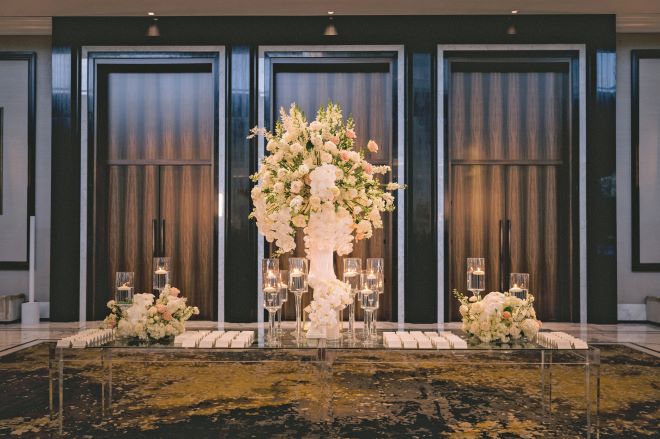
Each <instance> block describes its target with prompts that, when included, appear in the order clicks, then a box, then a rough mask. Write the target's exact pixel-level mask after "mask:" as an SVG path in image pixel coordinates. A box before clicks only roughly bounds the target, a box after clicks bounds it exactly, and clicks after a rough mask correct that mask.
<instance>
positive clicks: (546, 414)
mask: <svg viewBox="0 0 660 439" xmlns="http://www.w3.org/2000/svg"><path fill="white" fill-rule="evenodd" d="M541 411H542V413H543V423H545V424H551V423H552V351H551V350H545V349H544V350H542V351H541Z"/></svg>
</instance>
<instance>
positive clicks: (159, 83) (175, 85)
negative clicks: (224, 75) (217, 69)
mask: <svg viewBox="0 0 660 439" xmlns="http://www.w3.org/2000/svg"><path fill="white" fill-rule="evenodd" d="M107 83H108V89H107V90H108V91H107V96H108V108H107V110H108V113H107V114H108V159H109V160H212V158H213V132H214V123H213V120H214V115H215V112H214V110H213V106H214V103H213V101H214V98H213V93H212V90H213V89H214V87H213V76H212V74H211V73H204V72H199V73H196V72H185V73H184V72H179V73H162V72H124V71H120V72H112V73H109V74H108V76H107Z"/></svg>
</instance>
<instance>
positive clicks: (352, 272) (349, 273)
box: [344, 270, 358, 277]
mask: <svg viewBox="0 0 660 439" xmlns="http://www.w3.org/2000/svg"><path fill="white" fill-rule="evenodd" d="M357 274H358V273H357V271H355V270H349V271H345V272H344V277H355V276H357Z"/></svg>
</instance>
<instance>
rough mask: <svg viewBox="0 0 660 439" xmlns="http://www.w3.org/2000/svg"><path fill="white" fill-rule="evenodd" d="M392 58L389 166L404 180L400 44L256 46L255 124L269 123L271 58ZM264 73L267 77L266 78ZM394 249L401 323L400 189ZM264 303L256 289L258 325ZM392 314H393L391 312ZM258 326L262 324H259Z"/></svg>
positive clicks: (402, 223) (260, 244) (402, 235)
mask: <svg viewBox="0 0 660 439" xmlns="http://www.w3.org/2000/svg"><path fill="white" fill-rule="evenodd" d="M341 56H344V57H356V58H357V57H374V58H376V57H381V58H382V57H383V56H389V57H393V58H394V60H395V61H396V69H397V70H396V72H392V74H393V82H394V83H395V84H396V96H395V109H396V118H395V120H394V126H395V130H396V132H395V137H394V141H395V142H396V143H395V145H393V148H392V152H393V155H394V157H395V158H394V161H393V166H392V175H393V176H394V175H396V180H397V182H399V183H405V181H406V175H405V114H404V107H405V94H404V93H405V74H404V72H405V58H404V46H403V45H338V46H324V45H311V46H305V45H303V46H259V55H258V57H259V63H258V93H259V94H258V98H259V99H258V103H257V114H258V125H259V126H261V127H263V126H266V125H265V124H266V122H269V120H268V119H269V117H268V116H267V113H266V112H267V109H268V108H270V105H271V103H270V102H267V101H266V94H267V93H268V92H270V90H271V85H270V83H271V81H272V75H271V69H270V62H271V59H272V58H278V57H286V58H321V57H326V58H332V57H341ZM267 75H270V77H268V81H267ZM257 150H258V153H257V159H258V163H259V162H261V160H262V159H263V157H264V151H265V142H264V139H263V137H259V140H258V148H257ZM395 203H396V211H395V212H396V217H395V218H396V227H395V232H396V248H395V251H394V252H393V253H394V255H395V257H396V260H397V267H396V271H395V273H396V285H392V292H393V294H395V295H396V299H395V298H394V297H393V298H392V304H393V305H394V306H395V307H396V315H393V316H392V317H393V319H394V317H395V316H396V320H397V321H398V322H399V323H403V322H404V315H405V314H404V309H405V308H404V307H405V303H404V291H405V230H406V229H405V192H404V191H403V189H400V190H398V191H397V193H396V199H395ZM257 243H258V244H257V258H258V259H259V260H260V259H263V257H264V240H263V239H261V238H260V239H258V240H257ZM257 267H260V264H257ZM260 284H261V269H260V268H257V285H260ZM262 302H263V292H262V291H261V288H257V308H258V309H257V318H258V322H259V323H260V324H261V323H263V320H264V315H263V312H262V307H261V303H262ZM393 314H394V313H393ZM260 327H261V325H260Z"/></svg>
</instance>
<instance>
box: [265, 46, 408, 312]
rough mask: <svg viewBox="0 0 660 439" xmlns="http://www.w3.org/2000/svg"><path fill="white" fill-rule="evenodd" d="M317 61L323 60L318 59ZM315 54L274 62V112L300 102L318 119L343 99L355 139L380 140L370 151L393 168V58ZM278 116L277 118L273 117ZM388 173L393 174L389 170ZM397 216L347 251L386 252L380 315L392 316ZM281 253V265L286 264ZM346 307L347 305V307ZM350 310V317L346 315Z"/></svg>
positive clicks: (300, 247)
mask: <svg viewBox="0 0 660 439" xmlns="http://www.w3.org/2000/svg"><path fill="white" fill-rule="evenodd" d="M317 61H318V60H317ZM317 61H314V60H309V61H307V60H304V61H302V60H298V62H295V63H289V62H288V61H283V62H281V63H276V64H274V65H273V75H274V78H273V107H272V111H273V116H274V117H277V115H278V113H279V108H280V107H284V108H285V109H286V110H288V109H289V106H290V105H291V103H293V102H295V103H296V104H297V105H298V106H299V107H300V108H301V109H302V110H303V111H304V113H305V115H306V116H307V119H308V120H313V119H314V117H315V115H316V112H317V110H318V109H319V107H321V106H325V105H327V104H328V102H330V101H332V102H334V103H336V104H340V105H341V107H342V112H343V116H344V119H347V118H348V117H349V115H352V116H353V118H354V120H355V131H356V133H357V135H358V137H357V141H356V145H361V146H363V147H366V144H367V142H368V141H369V139H373V140H375V141H376V143H378V145H379V150H378V152H377V153H376V154H373V153H369V152H367V151H366V148H365V156H366V157H367V159H368V160H369V161H370V162H371V163H373V164H375V165H389V166H391V167H392V168H394V166H392V165H393V162H394V157H393V145H394V126H395V123H394V114H395V113H394V102H395V96H394V86H393V76H392V69H393V64H392V63H391V62H390V61H389V60H383V59H379V60H370V59H362V60H360V61H361V62H360V63H358V62H350V63H347V62H346V61H347V60H346V59H344V60H343V61H342V60H337V62H333V60H331V59H329V58H325V59H323V63H318V62H317ZM353 61H356V60H355V59H353ZM273 120H274V119H273ZM386 178H387V179H388V180H387V181H390V180H389V179H390V178H392V177H391V176H390V175H388V176H386ZM393 227H394V221H393V216H392V214H387V213H386V214H383V228H382V229H376V230H374V233H373V236H372V238H371V239H369V240H366V241H360V242H356V243H354V246H353V252H352V253H351V254H350V255H348V256H346V257H359V258H362V260H363V261H362V264H363V267H364V265H365V264H366V258H369V257H382V258H384V260H385V288H384V292H383V295H382V300H381V305H380V308H379V311H378V319H379V320H381V321H387V320H392V318H393V315H394V314H393V300H395V299H393V291H394V289H393V284H394V281H395V279H394V276H393V274H394V267H395V265H394V263H395V260H394V259H395V255H396V253H395V252H394V251H393V243H394V242H395V241H394V229H393ZM296 243H297V247H296V250H295V255H296V256H304V255H305V251H304V242H303V234H302V231H300V233H298V234H297V241H296ZM287 259H288V257H286V256H285V257H283V258H282V262H281V264H282V266H283V267H284V268H286V267H287V262H286V260H287ZM342 259H343V258H342V257H339V256H336V257H335V272H336V273H337V276H338V277H340V278H341V269H342V267H343V262H342ZM306 296H307V297H304V298H303V307H304V306H306V305H307V303H309V301H310V299H311V297H310V296H311V294H307V295H306ZM346 313H347V311H346ZM347 316H348V314H346V316H345V318H346V319H347V318H348V317H347ZM283 317H284V318H285V319H289V320H293V319H295V306H294V303H293V301H289V302H287V304H286V307H285V309H284V314H283ZM356 318H357V319H361V318H362V310H361V309H359V307H357V314H356Z"/></svg>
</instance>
